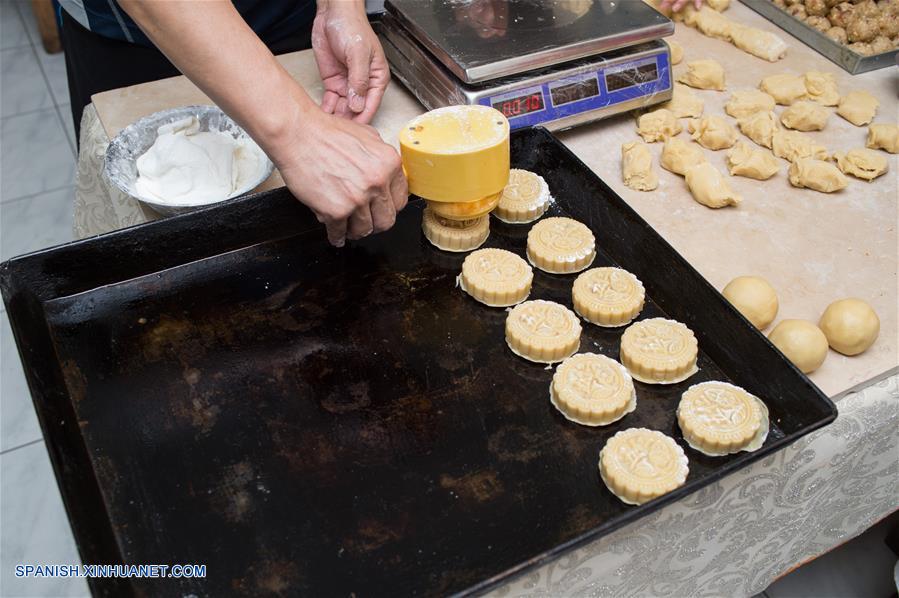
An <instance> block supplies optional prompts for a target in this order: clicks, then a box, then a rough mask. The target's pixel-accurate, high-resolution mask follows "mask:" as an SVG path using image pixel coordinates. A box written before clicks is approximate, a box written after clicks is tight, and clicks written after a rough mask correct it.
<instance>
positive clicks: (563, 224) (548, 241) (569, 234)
mask: <svg viewBox="0 0 899 598" xmlns="http://www.w3.org/2000/svg"><path fill="white" fill-rule="evenodd" d="M527 254H528V260H530V262H531V264H533V265H534V267H536V268H540V269H541V270H543V271H544V272H549V273H550V274H573V273H574V272H580V271H581V270H583V269H584V268H586V267H587V266H589V265H590V264H592V263H593V259H594V258H595V257H596V239H595V238H594V237H593V233H592V232H590V229H589V228H587V227H586V226H585V225H584V224H582V223H580V222H578V221H577V220H572V219H571V218H562V217H554V218H544V219H543V220H541V221H540V222H538V223H537V224H535V225H534V226H533V228H531V230H530V232H528V250H527Z"/></svg>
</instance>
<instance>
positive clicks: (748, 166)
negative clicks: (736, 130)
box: [727, 141, 780, 181]
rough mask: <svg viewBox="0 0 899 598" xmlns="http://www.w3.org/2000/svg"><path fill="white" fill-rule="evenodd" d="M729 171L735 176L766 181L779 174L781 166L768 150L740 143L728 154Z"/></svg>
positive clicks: (743, 142)
mask: <svg viewBox="0 0 899 598" xmlns="http://www.w3.org/2000/svg"><path fill="white" fill-rule="evenodd" d="M727 170H728V171H729V172H730V173H731V174H732V175H735V176H744V177H747V178H750V179H758V180H760V181H764V180H765V179H770V178H771V177H773V176H774V175H775V174H777V171H778V170H780V164H778V162H777V158H775V157H774V154H772V153H771V152H769V151H768V150H766V149H762V148H759V147H753V146H751V145H749V144H748V143H746V142H745V141H738V142H737V144H736V145H735V146H734V147H733V148H732V149H731V150H730V151H729V152H727Z"/></svg>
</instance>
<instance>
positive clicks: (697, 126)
mask: <svg viewBox="0 0 899 598" xmlns="http://www.w3.org/2000/svg"><path fill="white" fill-rule="evenodd" d="M687 130H688V131H690V133H692V135H691V138H692V139H693V140H694V141H696V142H698V143H699V145H701V146H702V147H704V148H708V149H710V150H720V149H725V148H728V147H733V145H734V143H736V141H737V130H736V129H735V128H733V127H732V126H731V125H730V123H728V122H727V121H726V120H725V119H724V117H723V116H717V115H716V116H705V117H703V118H693V119H690V120H689V121H688V122H687Z"/></svg>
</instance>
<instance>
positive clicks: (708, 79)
mask: <svg viewBox="0 0 899 598" xmlns="http://www.w3.org/2000/svg"><path fill="white" fill-rule="evenodd" d="M712 12H714V11H712ZM716 14H717V13H716ZM677 80H678V81H680V82H681V83H684V84H686V85H689V86H690V87H695V88H696V89H714V90H716V91H724V67H722V66H721V64H719V63H718V62H717V61H715V60H712V59H711V58H706V59H703V60H694V61H693V62H688V63H687V72H686V73H684V74H682V75H681V76H680V77H678V79H677Z"/></svg>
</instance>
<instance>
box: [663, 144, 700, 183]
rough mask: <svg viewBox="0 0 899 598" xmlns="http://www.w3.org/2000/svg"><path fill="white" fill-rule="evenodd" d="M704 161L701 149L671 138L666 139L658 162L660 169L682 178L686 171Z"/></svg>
mask: <svg viewBox="0 0 899 598" xmlns="http://www.w3.org/2000/svg"><path fill="white" fill-rule="evenodd" d="M705 161H706V159H705V154H704V153H703V151H702V148H700V147H699V146H698V145H696V144H695V143H690V142H689V141H684V140H683V139H679V138H677V137H671V138H670V139H666V140H665V145H663V146H662V158H661V160H660V162H661V164H662V168H664V169H665V170H669V171H671V172H673V173H675V174H679V175H681V176H684V175H686V174H687V171H688V170H690V169H691V168H693V167H694V166H696V165H697V164H700V163H702V162H705Z"/></svg>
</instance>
